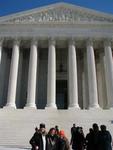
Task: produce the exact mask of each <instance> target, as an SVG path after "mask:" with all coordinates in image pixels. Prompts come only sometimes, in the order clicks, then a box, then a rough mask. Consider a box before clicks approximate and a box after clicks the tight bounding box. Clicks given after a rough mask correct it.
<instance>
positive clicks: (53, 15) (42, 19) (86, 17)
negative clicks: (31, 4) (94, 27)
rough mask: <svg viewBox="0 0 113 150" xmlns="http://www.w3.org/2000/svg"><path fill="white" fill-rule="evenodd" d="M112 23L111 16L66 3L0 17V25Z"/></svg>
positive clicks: (112, 16) (112, 17) (112, 18)
mask: <svg viewBox="0 0 113 150" xmlns="http://www.w3.org/2000/svg"><path fill="white" fill-rule="evenodd" d="M80 22H83V23H94V22H95V23H113V15H108V14H105V13H100V12H97V11H94V10H90V9H87V8H82V7H79V6H75V5H72V4H67V3H57V4H53V5H49V6H45V7H41V8H36V9H33V10H30V11H25V12H21V13H17V14H14V15H10V16H6V17H1V18H0V24H46V23H64V24H65V23H69V24H74V23H80Z"/></svg>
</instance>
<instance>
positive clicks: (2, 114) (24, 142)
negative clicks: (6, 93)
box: [0, 109, 113, 147]
mask: <svg viewBox="0 0 113 150" xmlns="http://www.w3.org/2000/svg"><path fill="white" fill-rule="evenodd" d="M112 116H113V110H33V109H19V110H18V109H15V110H14V109H0V145H1V146H3V145H7V146H15V145H18V146H23V147H29V146H30V145H29V140H30V138H31V137H32V135H33V133H34V128H35V127H36V126H39V124H40V123H42V122H43V123H45V124H46V127H47V130H49V129H50V127H54V126H55V125H59V128H60V129H64V130H65V132H66V135H67V137H68V138H69V139H70V128H71V126H72V124H73V123H76V125H77V126H82V127H83V129H84V133H85V134H86V133H87V132H88V130H89V128H90V127H91V126H92V124H93V123H95V122H96V123H98V124H99V125H100V124H105V125H106V126H107V128H108V130H109V131H110V132H111V134H112V135H113V118H112Z"/></svg>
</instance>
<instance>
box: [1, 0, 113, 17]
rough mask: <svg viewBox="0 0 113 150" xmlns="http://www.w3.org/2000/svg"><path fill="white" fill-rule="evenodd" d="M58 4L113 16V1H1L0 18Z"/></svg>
mask: <svg viewBox="0 0 113 150" xmlns="http://www.w3.org/2000/svg"><path fill="white" fill-rule="evenodd" d="M57 2H68V3H72V4H75V5H79V6H82V7H86V8H91V9H94V10H98V11H102V12H105V13H111V14H113V0H0V16H4V15H8V14H12V13H15V12H20V11H24V10H29V9H33V8H37V7H40V6H45V5H48V4H52V3H57Z"/></svg>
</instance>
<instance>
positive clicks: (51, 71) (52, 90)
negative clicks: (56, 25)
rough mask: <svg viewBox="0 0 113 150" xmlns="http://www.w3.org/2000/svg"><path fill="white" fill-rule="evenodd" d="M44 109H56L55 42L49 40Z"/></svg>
mask: <svg viewBox="0 0 113 150" xmlns="http://www.w3.org/2000/svg"><path fill="white" fill-rule="evenodd" d="M46 108H47V109H48V108H52V109H54V108H57V107H56V48H55V40H54V39H50V41H49V50H48V77H47V105H46Z"/></svg>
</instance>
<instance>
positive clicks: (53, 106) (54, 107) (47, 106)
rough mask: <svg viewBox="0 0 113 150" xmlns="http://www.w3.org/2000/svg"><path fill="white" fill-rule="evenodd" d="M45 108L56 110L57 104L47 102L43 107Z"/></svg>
mask: <svg viewBox="0 0 113 150" xmlns="http://www.w3.org/2000/svg"><path fill="white" fill-rule="evenodd" d="M45 109H46V110H56V109H57V106H56V105H55V104H49V105H46V107H45Z"/></svg>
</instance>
